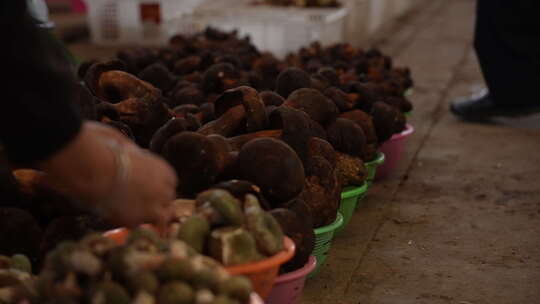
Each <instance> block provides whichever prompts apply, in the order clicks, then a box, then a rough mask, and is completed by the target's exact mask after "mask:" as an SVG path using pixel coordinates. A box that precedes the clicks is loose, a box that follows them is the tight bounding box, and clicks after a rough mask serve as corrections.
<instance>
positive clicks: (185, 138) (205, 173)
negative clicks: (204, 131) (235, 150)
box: [162, 132, 226, 196]
mask: <svg viewBox="0 0 540 304" xmlns="http://www.w3.org/2000/svg"><path fill="white" fill-rule="evenodd" d="M220 153H226V151H220V150H218V149H217V145H215V143H214V142H213V141H212V140H211V139H208V138H207V137H206V136H204V135H201V134H199V133H195V132H181V133H178V134H176V135H174V136H173V137H171V138H170V139H169V140H168V141H167V142H166V143H165V145H164V146H163V150H162V155H163V156H164V157H165V159H166V160H167V161H169V163H170V164H171V165H172V166H173V168H174V169H175V170H176V173H177V175H178V190H179V192H180V193H181V195H185V196H193V195H195V194H196V193H198V192H200V191H203V190H205V189H208V187H210V186H211V185H213V184H214V183H215V182H216V177H217V176H218V175H219V173H220V171H221V170H222V168H223V164H221V163H219V159H220Z"/></svg>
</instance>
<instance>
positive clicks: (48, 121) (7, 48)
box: [0, 0, 176, 226]
mask: <svg viewBox="0 0 540 304" xmlns="http://www.w3.org/2000/svg"><path fill="white" fill-rule="evenodd" d="M0 34H1V35H0V39H3V43H2V44H1V46H0V58H1V59H2V63H3V65H2V67H3V68H4V70H3V72H4V77H3V79H7V80H5V81H4V82H3V83H2V90H1V95H0V143H1V144H2V145H3V149H4V151H5V152H6V155H7V157H8V159H9V161H11V162H14V163H16V164H18V165H23V166H27V167H33V168H38V169H40V170H42V171H45V172H46V173H47V174H48V176H49V177H50V178H51V179H52V181H53V182H54V184H55V185H57V186H60V187H61V188H62V189H63V190H65V192H66V194H69V195H70V196H71V197H73V198H74V199H77V200H78V201H80V202H81V203H83V204H85V205H87V206H89V207H91V208H92V209H93V210H95V211H96V212H98V213H100V214H101V215H102V216H103V217H105V218H107V219H108V220H109V221H110V222H113V223H116V224H118V225H126V226H135V225H137V224H141V223H144V222H154V223H156V222H157V223H163V222H166V221H167V220H168V219H169V218H171V216H172V212H170V207H169V206H170V203H171V201H172V200H173V199H174V198H175V194H176V193H175V189H176V175H175V173H174V171H173V169H172V168H171V167H170V166H169V165H168V164H167V163H166V162H165V161H164V160H163V159H161V158H159V157H157V156H155V155H152V154H150V153H149V152H146V151H144V150H142V149H140V148H139V147H137V146H136V145H135V144H134V143H133V142H131V141H130V140H129V139H127V138H126V137H124V136H123V135H122V134H121V133H119V132H118V131H116V130H114V129H112V128H110V127H107V126H105V125H102V124H99V123H97V122H83V121H82V119H81V117H80V116H79V114H77V111H76V110H75V108H74V103H73V98H76V95H75V94H74V89H73V86H74V84H75V83H76V82H75V81H76V80H75V76H74V74H73V73H72V71H71V70H70V65H69V63H68V61H67V59H66V57H65V52H64V50H63V49H61V48H60V47H59V46H58V44H57V43H56V42H55V41H54V40H52V39H51V37H50V36H49V35H48V34H47V33H46V32H45V30H41V29H39V28H37V27H36V25H35V23H34V22H33V20H32V18H31V17H30V16H29V15H28V13H27V12H26V6H25V1H20V0H3V1H0Z"/></svg>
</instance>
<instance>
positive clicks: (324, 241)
mask: <svg viewBox="0 0 540 304" xmlns="http://www.w3.org/2000/svg"><path fill="white" fill-rule="evenodd" d="M342 224H343V216H342V215H341V213H339V212H338V213H337V215H336V220H335V221H334V222H333V223H332V224H330V225H326V226H323V227H319V228H317V229H315V249H313V255H314V256H315V258H316V259H317V266H316V267H315V269H314V270H313V271H312V272H311V273H310V274H309V275H308V278H311V277H314V276H315V275H316V274H317V273H319V271H320V270H321V267H322V265H323V264H324V261H325V260H326V255H327V254H328V251H329V250H330V247H331V246H332V240H333V239H334V234H335V232H336V229H338V228H339V227H340V226H341V225H342Z"/></svg>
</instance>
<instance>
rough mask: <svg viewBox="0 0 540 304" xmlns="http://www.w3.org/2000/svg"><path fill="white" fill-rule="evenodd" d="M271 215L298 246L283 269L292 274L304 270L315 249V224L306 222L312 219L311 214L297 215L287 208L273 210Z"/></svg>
mask: <svg viewBox="0 0 540 304" xmlns="http://www.w3.org/2000/svg"><path fill="white" fill-rule="evenodd" d="M304 204H305V203H304ZM270 214H272V216H273V217H274V218H275V219H276V220H277V221H278V223H279V224H280V225H281V228H282V229H283V233H284V234H285V235H286V236H288V237H290V238H291V239H292V240H293V241H294V244H295V245H296V252H295V254H294V257H293V258H292V259H291V260H290V261H289V262H287V263H286V264H284V265H283V266H282V269H283V270H284V271H285V272H291V271H294V270H297V269H300V268H302V267H303V266H304V265H305V264H306V263H307V261H308V259H309V256H310V254H311V253H312V252H313V249H314V248H315V233H314V230H313V224H312V223H311V221H306V217H308V218H309V217H311V214H310V213H307V214H306V213H300V214H297V213H296V212H294V211H292V210H290V209H286V208H276V209H273V210H271V211H270Z"/></svg>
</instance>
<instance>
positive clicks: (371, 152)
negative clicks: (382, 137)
mask: <svg viewBox="0 0 540 304" xmlns="http://www.w3.org/2000/svg"><path fill="white" fill-rule="evenodd" d="M340 117H341V118H346V119H349V120H351V121H353V122H354V123H356V124H357V125H359V126H360V127H361V128H362V130H363V131H364V134H365V135H366V149H365V151H364V154H363V155H362V159H363V160H364V161H371V160H373V158H374V157H375V155H376V153H377V148H378V142H377V132H376V131H375V126H374V124H373V117H371V115H369V114H367V113H366V112H364V111H362V110H354V111H349V112H345V113H343V114H341V116H340Z"/></svg>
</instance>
